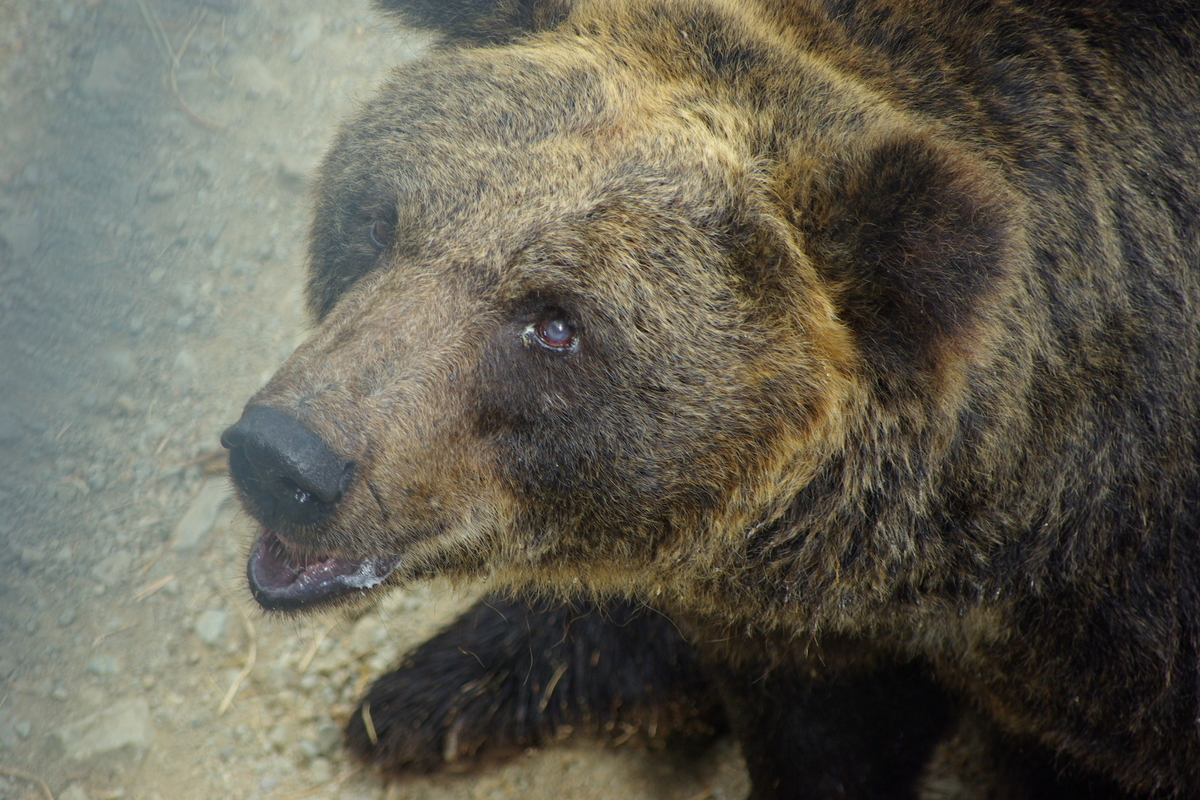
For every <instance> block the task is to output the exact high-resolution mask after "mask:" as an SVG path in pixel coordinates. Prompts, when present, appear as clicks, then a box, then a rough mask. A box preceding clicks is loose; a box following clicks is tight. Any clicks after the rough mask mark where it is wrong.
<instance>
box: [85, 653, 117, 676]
mask: <svg viewBox="0 0 1200 800" xmlns="http://www.w3.org/2000/svg"><path fill="white" fill-rule="evenodd" d="M120 669H121V665H120V663H119V662H118V661H117V659H116V658H114V657H113V656H96V657H95V658H93V659H92V660H91V661H89V662H88V665H87V671H88V672H90V673H92V674H93V675H100V676H102V677H103V676H108V675H116V674H117V673H118V672H119V671H120Z"/></svg>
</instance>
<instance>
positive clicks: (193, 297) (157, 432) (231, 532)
mask: <svg viewBox="0 0 1200 800" xmlns="http://www.w3.org/2000/svg"><path fill="white" fill-rule="evenodd" d="M422 46H423V45H422V42H421V41H420V40H417V39H414V38H412V37H411V36H405V35H402V34H401V33H398V32H396V31H394V30H392V29H391V28H390V27H388V26H387V25H385V24H384V22H383V21H382V20H381V19H380V18H379V17H378V16H376V15H374V14H373V13H372V12H371V11H370V10H369V8H368V7H367V6H366V3H365V0H344V1H343V2H338V3H327V2H318V1H317V0H0V800H8V799H9V798H13V799H15V798H46V797H49V796H50V794H53V796H54V797H57V798H60V800H87V799H88V798H91V800H100V799H101V798H138V799H139V800H140V799H141V798H145V799H146V800H189V799H190V798H278V799H280V800H282V799H283V798H299V797H313V798H334V797H337V798H351V799H354V798H428V799H429V800H441V799H443V798H447V799H448V798H492V797H522V798H529V799H530V800H542V799H543V798H544V799H545V800H549V799H550V798H555V800H557V798H564V797H569V798H584V799H586V798H612V797H621V798H625V799H626V800H641V799H642V798H647V799H649V798H654V799H656V800H657V799H659V798H663V799H666V798H671V799H674V798H680V800H687V799H689V798H714V799H715V798H735V797H739V796H741V795H743V794H744V793H745V791H746V789H747V786H746V781H745V777H744V773H743V770H742V767H741V766H740V763H739V761H738V759H737V756H736V754H735V748H734V747H733V746H732V745H731V744H730V743H729V742H727V741H722V742H718V743H717V744H716V745H715V746H714V747H712V748H710V749H708V750H707V751H705V752H703V753H700V754H692V755H690V756H684V755H682V754H671V753H667V754H663V753H647V752H644V751H641V750H638V749H636V748H623V749H622V748H617V749H613V748H605V747H601V746H599V745H597V744H595V743H593V742H587V741H579V742H569V743H565V744H563V745H560V746H556V747H553V748H548V749H546V750H543V751H539V752H530V753H526V754H525V755H523V756H521V757H519V758H517V759H515V760H514V761H512V762H510V763H508V764H504V765H500V766H494V767H490V768H488V769H486V770H481V771H478V772H475V773H472V774H468V775H460V776H440V777H432V778H422V779H413V780H407V781H395V782H391V783H386V782H384V781H383V780H382V779H381V778H380V777H379V776H377V775H375V774H373V773H371V772H370V771H367V770H363V769H362V768H360V767H359V766H358V765H357V764H355V763H354V762H353V761H350V760H348V759H347V758H346V756H345V755H344V754H343V752H342V751H341V745H340V727H341V721H342V720H343V719H344V717H345V715H346V714H347V713H348V712H349V710H350V707H351V706H350V704H351V702H352V701H353V699H354V698H355V697H356V696H357V695H358V694H359V693H360V692H361V691H362V690H363V688H364V687H365V686H366V684H367V683H368V681H369V680H370V679H371V677H372V676H373V675H375V674H378V673H379V672H380V671H382V670H383V669H385V668H386V667H387V666H388V665H389V664H390V663H391V662H393V661H394V660H395V659H396V657H397V655H398V654H399V653H400V652H402V651H403V650H404V649H405V648H407V647H410V646H411V645H413V644H414V643H416V642H418V641H420V640H421V639H422V638H423V637H425V636H427V635H429V634H430V633H431V632H432V631H434V630H436V629H437V627H438V626H439V625H441V624H442V623H443V622H444V621H446V620H447V619H449V618H450V617H451V616H452V615H453V614H454V613H455V612H456V610H458V609H461V608H462V607H463V606H464V605H465V604H466V602H468V599H469V598H466V597H464V596H463V595H461V594H460V593H457V592H455V591H452V590H451V589H450V588H448V587H445V586H438V585H425V586H415V587H412V588H411V589H410V590H408V591H404V592H399V593H397V594H396V595H394V596H393V597H391V598H389V599H388V600H387V601H386V602H385V603H383V604H382V605H381V606H380V607H378V608H376V609H373V610H371V611H369V612H367V613H366V614H364V615H363V616H361V617H359V618H358V619H343V618H340V617H328V618H324V619H321V618H318V619H304V620H284V619H273V618H266V617H264V616H262V615H261V614H259V613H257V612H256V611H255V609H254V608H253V607H252V604H251V603H250V602H249V600H248V598H247V596H246V593H245V591H244V589H243V586H242V578H241V575H242V569H243V563H244V552H245V548H246V544H247V542H248V539H249V536H250V529H249V525H248V524H247V522H246V521H245V520H244V519H243V518H242V517H241V516H240V514H239V512H237V511H236V509H235V508H234V506H233V504H232V503H231V502H230V499H229V492H228V489H227V486H226V479H225V477H224V475H223V473H222V468H223V456H222V455H221V451H220V448H219V445H218V442H217V437H218V435H219V432H220V431H221V429H222V428H223V427H224V426H226V425H228V424H229V423H231V422H233V421H234V420H236V419H237V416H238V414H239V412H240V406H241V404H242V403H243V402H244V401H245V399H246V398H247V397H248V396H249V395H250V393H251V392H252V391H253V390H254V389H255V388H256V387H257V386H258V385H260V384H261V383H262V382H263V381H264V380H265V379H266V378H267V376H269V375H270V374H271V372H272V371H273V370H274V368H275V367H276V366H277V365H278V364H279V363H280V362H281V361H282V360H283V358H284V357H285V356H286V355H287V353H288V352H290V350H291V349H292V348H293V347H294V346H295V345H296V344H297V343H298V342H299V341H300V340H301V339H302V338H303V336H304V318H303V315H302V310H301V295H300V283H301V262H302V255H303V252H302V251H303V230H304V225H305V219H306V215H307V209H306V200H305V186H306V183H307V176H308V175H309V173H310V171H311V169H312V168H313V166H314V165H315V164H316V162H317V159H318V158H319V155H320V153H321V151H322V148H323V147H324V144H325V142H326V141H327V140H328V139H329V138H330V136H331V134H332V131H333V127H334V125H335V124H336V122H337V120H338V119H339V118H340V117H342V116H343V115H344V114H345V113H346V112H347V110H348V109H349V108H350V106H351V105H352V103H354V102H355V100H356V99H357V98H360V97H363V96H365V95H366V94H367V93H368V92H369V91H370V87H371V86H372V84H373V82H374V81H375V80H377V79H378V78H379V76H380V75H381V73H382V71H383V70H384V69H385V68H386V66H387V65H388V64H392V63H396V62H398V61H401V60H403V59H405V58H409V57H412V56H413V55H414V54H416V53H419V51H420V49H421V47H422Z"/></svg>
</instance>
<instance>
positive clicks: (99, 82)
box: [79, 45, 136, 99]
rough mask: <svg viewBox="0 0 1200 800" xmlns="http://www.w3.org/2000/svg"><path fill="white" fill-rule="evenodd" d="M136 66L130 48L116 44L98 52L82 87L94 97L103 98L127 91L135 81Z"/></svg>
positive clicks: (85, 92) (87, 93) (88, 94)
mask: <svg viewBox="0 0 1200 800" xmlns="http://www.w3.org/2000/svg"><path fill="white" fill-rule="evenodd" d="M135 74H136V68H135V64H134V61H133V55H132V54H131V53H130V52H129V49H128V48H126V47H124V46H122V45H116V46H113V47H105V48H102V49H100V50H98V51H97V52H96V57H95V58H94V59H92V68H91V70H90V71H89V72H88V75H87V77H86V78H84V79H83V83H82V84H81V85H80V87H79V88H80V89H81V90H82V91H83V93H84V94H85V95H87V96H89V97H92V98H96V99H99V98H103V97H105V96H108V95H113V94H117V93H119V92H122V91H125V90H126V89H128V88H129V86H130V85H131V84H132V82H133V78H134V76H135Z"/></svg>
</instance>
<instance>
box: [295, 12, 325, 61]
mask: <svg viewBox="0 0 1200 800" xmlns="http://www.w3.org/2000/svg"><path fill="white" fill-rule="evenodd" d="M324 27H325V24H324V21H323V20H322V19H321V15H320V14H318V13H316V12H314V13H312V14H306V15H305V16H304V18H303V19H301V20H300V21H299V22H298V23H296V26H295V28H294V30H295V35H296V39H295V43H294V44H293V45H292V49H291V51H290V52H289V53H288V60H289V61H293V62H294V61H299V60H300V59H301V58H302V57H303V56H304V51H305V50H307V49H308V48H309V47H310V46H311V45H313V44H314V43H316V42H317V41H318V40H319V39H320V38H321V33H322V31H323V30H324Z"/></svg>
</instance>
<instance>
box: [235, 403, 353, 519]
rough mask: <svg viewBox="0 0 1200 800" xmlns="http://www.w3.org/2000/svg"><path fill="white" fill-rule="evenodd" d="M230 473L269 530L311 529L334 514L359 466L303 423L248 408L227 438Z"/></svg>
mask: <svg viewBox="0 0 1200 800" xmlns="http://www.w3.org/2000/svg"><path fill="white" fill-rule="evenodd" d="M221 444H223V445H224V446H225V447H227V448H228V449H229V472H230V474H231V475H232V476H233V480H234V481H235V482H236V483H237V485H238V486H239V487H241V489H242V491H243V492H245V494H246V497H247V498H249V500H250V502H251V503H253V504H254V505H255V506H256V507H257V508H256V510H257V511H258V515H259V517H260V521H261V522H262V523H263V524H265V525H267V526H271V525H277V524H279V523H281V522H290V523H293V524H297V525H308V524H312V523H314V522H317V521H319V520H320V519H321V518H322V517H324V516H326V515H328V514H329V513H330V512H332V511H333V509H334V507H335V506H336V505H337V502H338V500H340V499H341V497H342V494H343V493H344V492H345V491H346V489H347V488H348V487H349V485H350V480H351V478H353V477H354V462H353V461H348V460H346V459H343V458H339V457H338V456H336V455H334V454H333V453H332V452H330V450H329V448H328V447H326V446H325V442H323V441H321V437H320V436H318V435H317V434H316V433H314V432H313V431H311V430H309V429H308V428H306V427H305V426H304V424H303V423H302V422H300V420H298V419H296V418H295V417H291V416H288V415H287V414H284V413H282V412H280V411H276V410H275V409H273V408H267V407H264V406H257V407H254V408H248V409H246V411H245V412H244V413H243V414H242V418H241V419H240V420H238V421H237V423H236V424H235V425H233V426H232V427H230V428H228V429H227V430H226V431H225V432H224V433H223V434H221Z"/></svg>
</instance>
